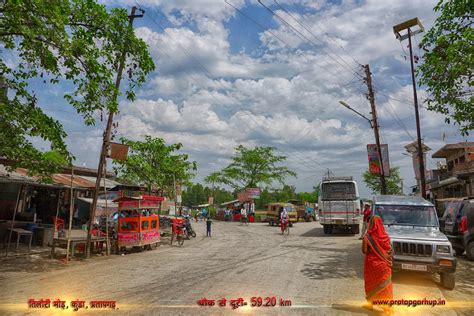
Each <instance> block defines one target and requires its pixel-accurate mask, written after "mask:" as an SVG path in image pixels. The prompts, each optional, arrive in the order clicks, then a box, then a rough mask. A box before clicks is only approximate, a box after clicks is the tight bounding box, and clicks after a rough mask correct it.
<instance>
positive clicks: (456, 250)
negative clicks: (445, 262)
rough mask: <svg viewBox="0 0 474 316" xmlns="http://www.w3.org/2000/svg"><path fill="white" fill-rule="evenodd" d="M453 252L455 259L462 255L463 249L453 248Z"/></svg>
mask: <svg viewBox="0 0 474 316" xmlns="http://www.w3.org/2000/svg"><path fill="white" fill-rule="evenodd" d="M454 251H455V252H456V257H459V256H462V254H463V253H464V249H462V248H454Z"/></svg>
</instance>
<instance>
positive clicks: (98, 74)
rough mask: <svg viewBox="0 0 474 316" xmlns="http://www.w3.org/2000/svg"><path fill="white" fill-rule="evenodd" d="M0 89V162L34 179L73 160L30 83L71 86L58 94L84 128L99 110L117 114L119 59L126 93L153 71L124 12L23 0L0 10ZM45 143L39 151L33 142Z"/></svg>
mask: <svg viewBox="0 0 474 316" xmlns="http://www.w3.org/2000/svg"><path fill="white" fill-rule="evenodd" d="M0 20H1V28H0V44H1V46H2V54H3V56H8V55H10V56H14V57H13V59H12V60H9V61H7V59H6V58H1V59H0V84H2V85H4V86H6V87H7V88H8V89H9V98H8V99H7V98H6V97H4V98H1V99H0V156H3V157H6V158H9V159H11V160H13V162H14V165H13V166H12V168H15V167H18V166H23V167H26V168H28V169H29V170H30V172H31V173H32V174H40V175H44V176H47V175H48V174H49V173H51V172H53V171H54V170H55V169H57V167H59V165H61V164H62V163H64V162H65V161H69V162H71V161H72V159H73V157H72V155H71V154H70V153H69V151H68V149H67V147H66V144H65V141H64V139H65V137H66V136H67V135H66V133H65V132H64V129H63V127H62V125H61V123H60V122H59V121H57V120H55V119H53V118H51V117H50V116H48V115H47V114H46V113H44V112H43V110H42V109H41V107H40V105H39V104H38V102H37V99H36V96H35V93H34V91H33V90H32V88H31V84H32V83H36V84H39V85H40V89H45V90H49V89H53V86H54V85H57V84H59V83H61V84H66V86H67V87H69V86H71V88H70V89H68V90H69V91H68V92H67V93H66V94H65V95H64V98H65V100H66V101H67V102H68V103H69V105H70V106H72V107H74V109H75V110H76V111H77V113H79V114H80V115H81V116H82V117H83V119H84V122H85V124H86V125H93V124H94V123H95V118H94V117H95V116H94V115H96V114H98V112H101V111H112V112H116V111H117V99H116V96H117V95H118V94H119V91H117V89H116V87H115V76H116V72H117V68H118V63H119V61H120V59H121V58H120V56H121V55H122V54H124V53H125V54H126V61H125V73H126V74H127V76H126V79H127V82H126V89H125V95H126V98H127V99H128V100H134V98H135V95H134V92H133V91H134V89H135V88H136V87H137V86H140V85H141V84H142V83H143V82H144V81H145V77H146V75H147V74H148V73H149V72H150V71H152V70H153V69H154V64H153V60H152V59H151V57H150V55H149V53H148V49H147V45H146V43H145V42H144V41H143V40H141V39H139V38H137V37H136V36H135V33H134V31H133V28H132V27H130V26H129V22H128V12H127V10H126V9H118V8H114V9H111V10H110V11H107V9H106V7H105V6H104V5H100V4H98V3H97V1H95V0H55V1H44V0H22V1H2V2H1V4H0ZM35 139H39V140H41V141H44V142H46V143H47V144H48V146H49V148H48V150H46V151H41V150H39V149H37V148H35V146H34V145H33V143H32V140H35Z"/></svg>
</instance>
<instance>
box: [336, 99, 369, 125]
mask: <svg viewBox="0 0 474 316" xmlns="http://www.w3.org/2000/svg"><path fill="white" fill-rule="evenodd" d="M339 103H341V104H342V105H343V106H345V107H346V108H348V109H349V110H351V111H352V112H354V113H356V114H357V115H359V116H360V117H362V118H364V119H365V120H367V121H369V124H370V128H373V126H372V120H371V119H369V118H368V117H367V116H365V115H364V114H362V113H360V112H359V111H357V110H354V109H353V108H351V106H350V105H349V104H347V103H346V102H344V101H339Z"/></svg>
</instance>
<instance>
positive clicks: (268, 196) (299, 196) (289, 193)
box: [255, 184, 319, 209]
mask: <svg viewBox="0 0 474 316" xmlns="http://www.w3.org/2000/svg"><path fill="white" fill-rule="evenodd" d="M318 195H319V186H315V187H313V191H311V192H296V188H295V187H294V186H292V185H287V184H285V185H283V187H282V188H280V189H273V190H268V189H264V190H262V194H261V195H260V198H259V199H256V200H255V205H256V207H257V209H263V208H264V207H265V205H266V204H268V203H273V202H286V201H288V200H300V201H303V202H309V203H316V202H317V201H318Z"/></svg>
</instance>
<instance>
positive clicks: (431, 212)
mask: <svg viewBox="0 0 474 316" xmlns="http://www.w3.org/2000/svg"><path fill="white" fill-rule="evenodd" d="M375 214H376V215H379V216H380V217H381V218H382V221H383V223H384V225H398V226H424V227H438V220H437V219H438V217H437V215H436V211H435V208H434V207H431V206H411V205H410V206H409V205H377V206H376V208H375Z"/></svg>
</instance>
